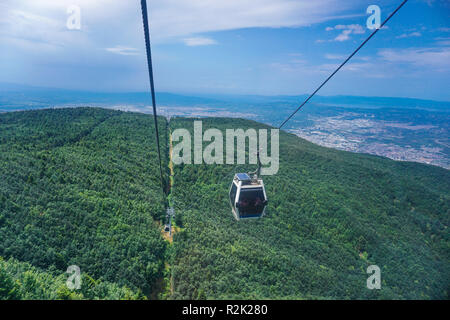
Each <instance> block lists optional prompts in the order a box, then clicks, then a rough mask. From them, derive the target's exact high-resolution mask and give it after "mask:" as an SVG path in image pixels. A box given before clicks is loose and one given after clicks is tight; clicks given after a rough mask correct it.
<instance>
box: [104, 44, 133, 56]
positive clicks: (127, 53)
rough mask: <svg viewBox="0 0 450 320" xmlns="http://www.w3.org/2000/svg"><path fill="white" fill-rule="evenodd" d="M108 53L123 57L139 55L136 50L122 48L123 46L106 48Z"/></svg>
mask: <svg viewBox="0 0 450 320" xmlns="http://www.w3.org/2000/svg"><path fill="white" fill-rule="evenodd" d="M105 50H106V51H108V52H111V53H115V54H120V55H123V56H135V55H138V54H139V50H138V49H136V48H130V47H124V46H115V47H113V48H106V49H105Z"/></svg>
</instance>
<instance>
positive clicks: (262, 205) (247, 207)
mask: <svg viewBox="0 0 450 320" xmlns="http://www.w3.org/2000/svg"><path fill="white" fill-rule="evenodd" d="M260 171H261V162H260V161H259V152H258V169H257V170H256V171H255V172H251V173H236V174H235V175H234V179H233V181H232V182H231V187H230V205H231V210H232V212H233V215H234V217H235V218H236V220H238V221H239V220H241V219H250V218H260V217H262V216H263V215H264V214H265V212H266V206H267V196H266V190H265V188H264V183H263V180H262V179H260V178H259V173H260Z"/></svg>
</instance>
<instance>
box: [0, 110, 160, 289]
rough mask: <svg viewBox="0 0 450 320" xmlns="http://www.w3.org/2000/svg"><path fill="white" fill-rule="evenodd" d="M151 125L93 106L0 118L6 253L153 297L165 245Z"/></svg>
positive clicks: (0, 231)
mask: <svg viewBox="0 0 450 320" xmlns="http://www.w3.org/2000/svg"><path fill="white" fill-rule="evenodd" d="M152 121H153V120H152V118H150V117H148V116H142V115H138V114H131V113H123V112H118V111H109V110H103V109H92V108H76V109H59V110H58V109H57V110H43V111H27V112H15V113H6V114H1V115H0V176H1V180H0V256H3V257H4V258H10V257H13V258H15V259H17V260H19V261H23V262H29V263H31V264H32V265H33V266H35V267H38V268H41V269H42V270H46V269H48V270H51V271H52V272H53V274H56V275H59V274H61V273H64V272H65V271H66V269H67V267H68V266H69V265H78V266H79V267H80V268H81V270H82V272H85V273H86V274H88V275H89V276H91V277H93V278H94V279H102V280H104V281H110V282H115V283H117V284H118V285H120V286H127V287H129V288H130V289H132V290H134V291H135V292H143V293H144V294H150V293H151V291H152V290H151V289H152V285H153V283H154V282H155V281H156V280H157V279H158V278H159V277H161V275H162V271H163V267H164V259H165V258H164V254H165V247H166V244H165V242H164V241H163V240H162V239H161V237H160V230H159V225H158V224H157V223H156V222H157V221H158V220H159V218H160V217H161V216H163V215H164V207H163V195H162V194H161V192H160V189H159V178H158V174H159V171H158V164H157V162H156V159H157V154H156V147H155V143H154V141H155V136H154V126H153V124H152V123H153V122H152ZM161 122H162V123H163V122H164V121H163V119H161ZM164 126H165V124H164V123H163V124H162V128H163V127H164ZM163 142H164V141H163Z"/></svg>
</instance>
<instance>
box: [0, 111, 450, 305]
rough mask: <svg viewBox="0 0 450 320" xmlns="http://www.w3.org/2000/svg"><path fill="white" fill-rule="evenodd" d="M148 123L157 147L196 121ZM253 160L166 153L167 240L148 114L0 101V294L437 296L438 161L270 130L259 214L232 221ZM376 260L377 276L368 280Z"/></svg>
mask: <svg viewBox="0 0 450 320" xmlns="http://www.w3.org/2000/svg"><path fill="white" fill-rule="evenodd" d="M202 121H203V130H206V129H208V128H209V127H214V128H218V129H221V130H222V131H223V132H225V129H227V128H243V129H247V128H255V129H259V128H268V127H267V126H265V125H262V124H259V123H256V122H253V121H247V120H240V119H227V118H208V119H202ZM159 123H160V128H159V129H160V132H161V145H162V149H163V151H165V150H168V146H167V143H168V134H169V131H168V129H170V130H171V131H172V132H173V130H175V129H176V128H187V129H189V130H191V131H192V125H193V119H184V118H173V119H171V121H170V123H169V125H168V126H167V122H166V120H165V119H164V118H160V119H159ZM224 147H225V144H224ZM163 156H164V154H163ZM163 158H164V159H163V161H164V163H163V166H164V168H168V157H167V156H164V157H163ZM253 169H254V166H251V165H250V166H249V165H189V164H185V165H175V166H174V176H173V179H172V181H173V185H172V188H171V194H170V202H171V204H173V205H174V207H175V211H176V218H175V224H176V226H177V229H176V230H177V232H176V233H175V235H174V238H173V243H169V242H167V241H165V240H164V239H163V237H162V235H161V229H162V226H161V223H162V222H163V221H164V214H165V213H164V200H165V199H164V195H163V194H162V192H161V189H160V181H159V167H158V162H157V153H156V145H155V135H154V125H153V119H152V116H150V115H144V114H136V113H128V112H120V111H112V110H106V109H98V108H72V109H52V110H41V111H27V112H14V113H4V114H0V177H1V178H0V257H3V258H1V259H0V299H1V298H6V299H36V298H42V299H140V298H152V297H159V298H168V299H189V298H191V299H207V298H209V299H211V298H217V299H223V298H233V299H234V298H237V299H260V298H261V299H267V298H268V299H326V298H330V299H366V298H369V299H383V298H386V299H390V298H395V299H448V289H449V288H448V286H449V283H450V265H449V261H450V250H449V249H450V241H449V233H448V224H449V217H450V215H449V213H450V206H449V204H450V201H449V200H450V192H449V190H450V174H449V171H448V170H445V169H442V168H438V167H434V166H427V165H421V164H417V163H408V162H395V161H392V160H388V159H386V158H381V157H375V156H370V155H363V154H354V153H349V152H342V151H336V150H333V149H328V148H323V147H319V146H317V145H314V144H312V143H309V142H307V141H305V140H303V139H300V138H298V137H296V136H294V135H291V134H288V133H285V132H281V133H280V170H279V172H278V174H276V175H274V176H265V177H264V182H265V185H266V192H267V195H268V198H269V207H268V214H267V215H266V216H265V217H264V218H262V219H260V220H252V221H240V222H237V221H235V220H234V218H233V216H232V214H231V209H230V206H229V200H228V189H229V186H230V183H231V180H232V178H233V175H234V173H235V172H245V171H250V170H253ZM371 264H376V265H378V266H379V267H380V268H381V278H382V289H381V290H368V289H367V288H366V280H367V277H368V275H367V274H366V268H367V266H369V265H371ZM69 265H78V266H80V268H81V270H82V272H83V284H84V287H82V289H81V290H78V291H77V290H76V291H70V290H66V289H67V288H66V287H65V286H64V283H65V279H67V274H65V271H66V269H67V267H68V266H69ZM163 279H164V281H162V280H163ZM25 283H31V284H32V285H25ZM40 295H41V297H39V296H40Z"/></svg>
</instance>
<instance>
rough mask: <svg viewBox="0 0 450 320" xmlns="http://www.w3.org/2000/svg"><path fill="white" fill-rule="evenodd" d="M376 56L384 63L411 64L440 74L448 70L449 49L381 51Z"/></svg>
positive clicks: (449, 61) (449, 62)
mask: <svg viewBox="0 0 450 320" xmlns="http://www.w3.org/2000/svg"><path fill="white" fill-rule="evenodd" d="M378 54H379V56H380V57H381V58H382V59H383V60H384V61H387V62H391V63H401V64H411V65H413V66H416V67H421V68H426V69H427V70H429V69H433V70H434V71H441V72H444V71H448V70H450V47H445V48H413V49H383V50H380V51H379V52H378Z"/></svg>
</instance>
